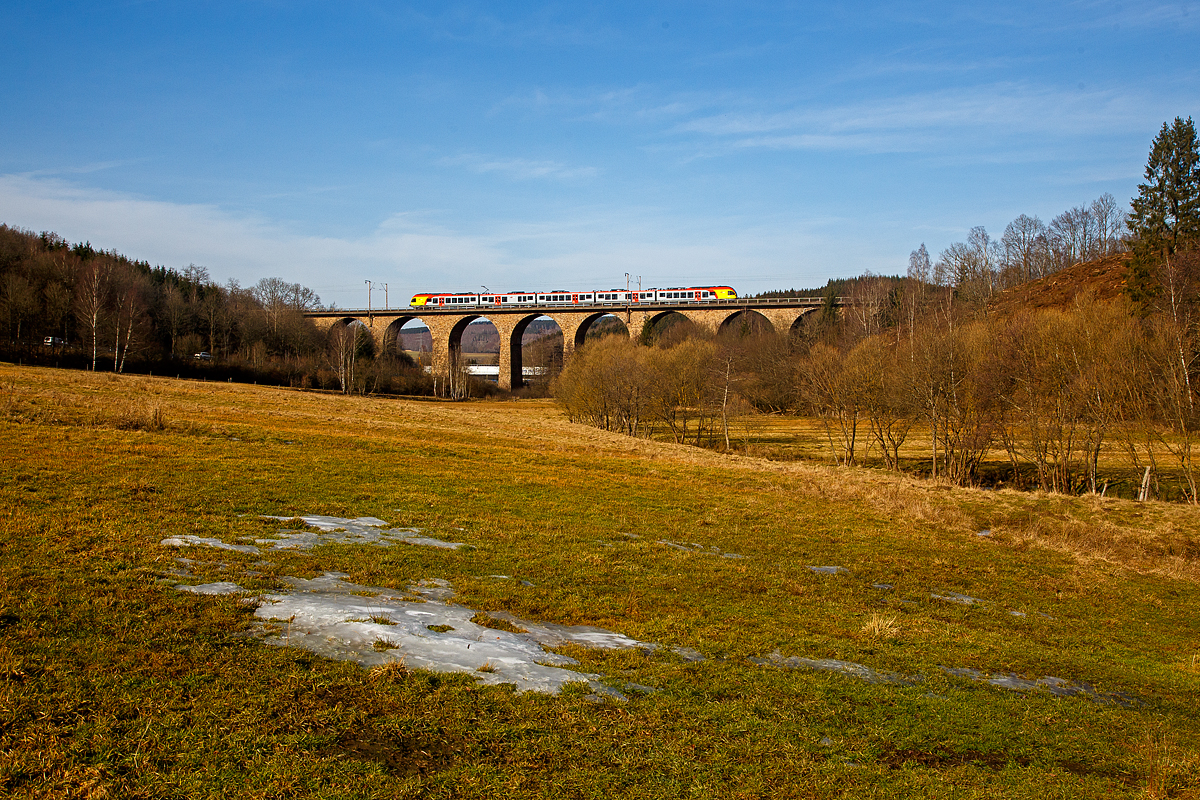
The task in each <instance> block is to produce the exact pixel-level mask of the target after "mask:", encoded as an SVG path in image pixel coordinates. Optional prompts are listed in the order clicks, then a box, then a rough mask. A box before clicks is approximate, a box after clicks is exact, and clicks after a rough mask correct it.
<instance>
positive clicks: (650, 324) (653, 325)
mask: <svg viewBox="0 0 1200 800" xmlns="http://www.w3.org/2000/svg"><path fill="white" fill-rule="evenodd" d="M703 334H704V332H703V330H702V329H701V328H700V326H699V325H697V324H696V323H695V322H693V321H692V320H691V319H690V318H689V317H688V316H687V315H686V314H681V313H680V312H678V311H664V312H662V313H660V314H655V315H653V316H651V317H648V318H647V319H646V324H645V325H644V326H643V327H642V339H641V343H642V344H644V345H649V346H657V347H673V346H675V345H677V344H679V343H680V342H682V341H683V340H684V339H692V338H696V337H698V336H702V335H703Z"/></svg>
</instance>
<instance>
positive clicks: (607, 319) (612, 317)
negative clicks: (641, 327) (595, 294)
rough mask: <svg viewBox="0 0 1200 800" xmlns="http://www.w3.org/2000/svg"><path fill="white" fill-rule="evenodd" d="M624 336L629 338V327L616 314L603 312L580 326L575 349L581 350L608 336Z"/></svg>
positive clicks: (587, 319)
mask: <svg viewBox="0 0 1200 800" xmlns="http://www.w3.org/2000/svg"><path fill="white" fill-rule="evenodd" d="M618 335H623V336H624V337H625V338H626V339H628V338H629V326H628V325H626V324H625V321H624V320H622V319H621V318H620V317H618V316H617V315H616V314H609V313H604V312H601V313H599V314H593V315H591V316H589V317H587V318H585V319H584V320H583V322H581V323H580V324H579V329H578V330H576V331H575V347H576V348H580V347H583V345H584V344H585V343H587V342H594V341H596V340H597V339H603V338H604V337H606V336H618Z"/></svg>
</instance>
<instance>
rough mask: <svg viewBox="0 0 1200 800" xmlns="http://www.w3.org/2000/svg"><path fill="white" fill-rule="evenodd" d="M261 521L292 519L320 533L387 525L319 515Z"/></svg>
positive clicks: (366, 519) (367, 519)
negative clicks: (300, 521) (320, 531)
mask: <svg viewBox="0 0 1200 800" xmlns="http://www.w3.org/2000/svg"><path fill="white" fill-rule="evenodd" d="M263 519H277V520H279V521H281V522H288V521H290V520H293V519H299V520H302V521H303V522H304V524H305V525H307V526H309V527H310V528H316V529H317V530H322V531H327V532H328V531H338V530H349V529H351V528H386V527H387V523H386V522H384V521H383V520H381V519H379V518H378V517H355V518H354V519H343V518H342V517H326V516H322V515H320V514H310V515H307V516H299V517H272V516H271V515H269V514H264V515H263Z"/></svg>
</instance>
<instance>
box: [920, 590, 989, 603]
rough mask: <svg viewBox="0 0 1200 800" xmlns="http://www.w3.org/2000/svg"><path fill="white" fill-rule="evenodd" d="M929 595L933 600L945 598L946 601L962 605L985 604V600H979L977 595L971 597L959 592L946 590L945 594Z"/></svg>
mask: <svg viewBox="0 0 1200 800" xmlns="http://www.w3.org/2000/svg"><path fill="white" fill-rule="evenodd" d="M929 596H930V597H932V598H933V599H934V600H945V601H946V602H948V603H958V604H960V605H964V606H975V605H985V604H986V603H987V601H986V600H980V599H979V598H978V597H971V596H969V595H965V594H959V593H958V592H946V593H945V594H931V595H929Z"/></svg>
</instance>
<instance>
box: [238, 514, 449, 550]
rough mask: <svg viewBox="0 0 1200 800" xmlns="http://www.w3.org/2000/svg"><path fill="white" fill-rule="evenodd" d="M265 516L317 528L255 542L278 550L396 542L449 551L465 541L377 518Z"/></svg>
mask: <svg viewBox="0 0 1200 800" xmlns="http://www.w3.org/2000/svg"><path fill="white" fill-rule="evenodd" d="M263 519H276V520H279V521H280V522H288V521H290V520H293V519H299V520H300V521H301V522H303V523H304V524H305V525H307V526H308V527H310V528H315V529H316V530H315V531H280V532H279V533H278V534H277V535H276V536H275V537H274V538H271V539H258V540H256V543H257V544H259V545H262V546H264V547H273V548H275V549H276V550H309V549H311V548H313V547H316V546H317V545H319V544H330V543H337V544H371V545H375V546H377V547H388V546H390V545H392V544H394V543H400V544H411V545H417V546H420V547H439V548H443V549H446V550H457V549H458V548H460V547H462V546H463V543H462V542H444V541H442V540H441V539H432V538H430V537H428V536H421V535H420V534H421V531H420V530H418V529H416V528H389V527H388V524H387V523H386V522H384V521H383V520H381V519H378V518H377V517H356V518H355V519H344V518H342V517H325V516H320V515H307V516H302V517H273V516H269V515H264V516H263Z"/></svg>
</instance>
